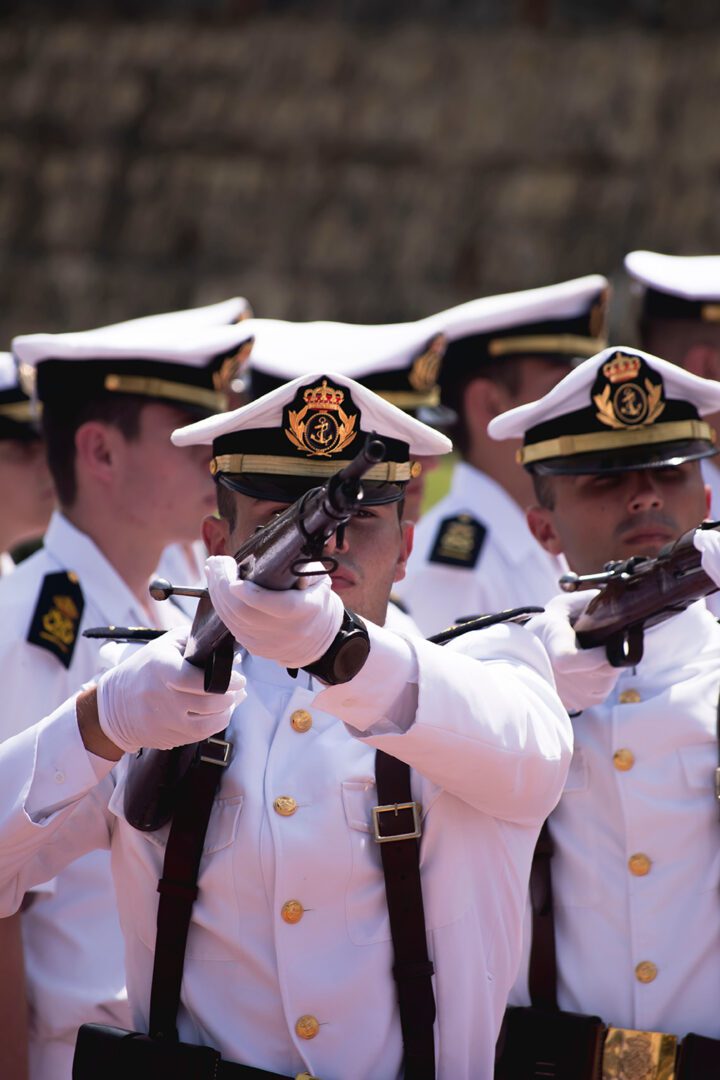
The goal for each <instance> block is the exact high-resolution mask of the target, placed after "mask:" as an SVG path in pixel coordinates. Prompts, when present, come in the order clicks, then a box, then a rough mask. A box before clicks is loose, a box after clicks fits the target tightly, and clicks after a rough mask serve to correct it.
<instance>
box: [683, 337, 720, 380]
mask: <svg viewBox="0 0 720 1080" xmlns="http://www.w3.org/2000/svg"><path fill="white" fill-rule="evenodd" d="M682 366H683V367H684V368H685V370H686V371H689V372H690V374H691V375H699V376H700V378H702V379H715V380H718V379H720V349H718V348H717V347H716V346H715V345H710V344H703V345H701V344H698V345H691V346H690V348H689V349H688V350H687V352H686V353H685V355H684V356H683V361H682Z"/></svg>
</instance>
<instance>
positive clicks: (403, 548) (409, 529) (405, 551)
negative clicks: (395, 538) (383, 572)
mask: <svg viewBox="0 0 720 1080" xmlns="http://www.w3.org/2000/svg"><path fill="white" fill-rule="evenodd" d="M400 529H401V530H402V540H401V544H400V553H399V554H398V560H397V563H396V564H395V577H394V578H393V581H402V579H403V578H404V577H405V571H406V570H407V561H408V559H409V558H410V555H411V553H412V549H413V541H414V539H415V526H414V525H413V523H412V521H402V522H401V523H400Z"/></svg>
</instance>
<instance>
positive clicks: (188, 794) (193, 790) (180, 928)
mask: <svg viewBox="0 0 720 1080" xmlns="http://www.w3.org/2000/svg"><path fill="white" fill-rule="evenodd" d="M224 735H225V733H224V732H220V734H219V735H215V736H214V737H213V738H211V739H206V740H205V741H204V742H202V743H199V744H198V748H197V759H196V761H195V762H194V763H193V765H192V766H191V767H190V768H189V769H188V771H187V773H186V774H185V776H184V777H183V779H182V781H181V786H180V788H179V790H178V799H177V804H176V807H175V812H174V814H173V819H172V825H171V826H170V835H169V836H168V842H167V847H166V849H165V861H164V863H163V875H162V877H161V878H160V880H159V882H158V892H159V893H160V900H159V903H158V913H157V936H156V939H155V959H154V965H153V978H152V989H151V993H150V1032H149V1034H150V1035H151V1036H152V1037H153V1038H167V1039H177V1012H178V1008H179V1007H180V987H181V985H182V976H183V967H184V964H185V946H186V944H187V935H188V929H189V927H190V918H191V916H192V908H193V904H194V902H195V897H196V896H197V892H198V890H197V879H198V873H199V870H200V858H201V856H202V851H203V845H204V843H205V834H206V832H207V827H208V822H209V820H210V811H211V810H212V805H213V799H214V798H215V792H216V791H217V788H218V786H219V784H220V780H221V779H222V773H223V766H225V765H227V764H228V762H229V758H230V754H229V748H230V744H229V743H227V742H226V741H225V740H224Z"/></svg>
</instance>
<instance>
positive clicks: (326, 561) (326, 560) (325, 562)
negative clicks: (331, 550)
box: [290, 555, 338, 578]
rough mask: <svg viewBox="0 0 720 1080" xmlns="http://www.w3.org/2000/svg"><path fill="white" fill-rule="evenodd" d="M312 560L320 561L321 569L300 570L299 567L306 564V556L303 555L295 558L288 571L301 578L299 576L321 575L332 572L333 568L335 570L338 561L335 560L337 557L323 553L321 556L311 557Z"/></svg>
mask: <svg viewBox="0 0 720 1080" xmlns="http://www.w3.org/2000/svg"><path fill="white" fill-rule="evenodd" d="M312 561H313V562H319V563H322V570H301V569H299V568H300V567H302V566H307V564H308V560H307V557H306V556H303V558H302V559H296V560H295V562H294V563H293V564H292V566H291V567H290V572H291V573H293V574H294V575H295V577H299V578H301V577H322V575H323V574H332V573H333V572H334V571H335V570H337V565H338V562H337V559H333V557H332V555H323V556H321V557H319V558H317V559H313V560H312Z"/></svg>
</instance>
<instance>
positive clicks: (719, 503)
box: [701, 458, 720, 619]
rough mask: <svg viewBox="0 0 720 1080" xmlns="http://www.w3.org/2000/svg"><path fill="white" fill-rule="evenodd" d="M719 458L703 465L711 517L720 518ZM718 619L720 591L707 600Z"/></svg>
mask: <svg viewBox="0 0 720 1080" xmlns="http://www.w3.org/2000/svg"><path fill="white" fill-rule="evenodd" d="M716 462H717V458H705V460H704V461H703V462H701V465H702V474H703V480H704V481H705V483H706V484H707V485H708V487H709V488H710V517H711V518H712V519H713V520H715V518H720V466H718V465H717V464H716ZM705 603H706V604H707V606H708V608H709V610H710V611H711V612H712V613H713V615H714V616H715V618H716V619H720V592H716V593H711V594H710V596H708V597H707V598H706V600H705Z"/></svg>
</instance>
